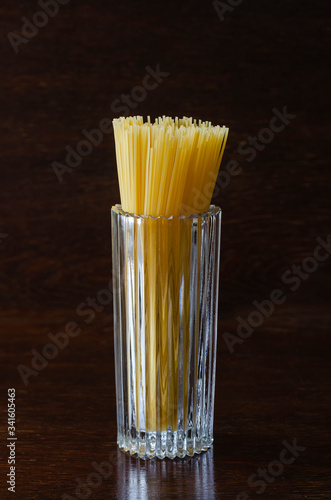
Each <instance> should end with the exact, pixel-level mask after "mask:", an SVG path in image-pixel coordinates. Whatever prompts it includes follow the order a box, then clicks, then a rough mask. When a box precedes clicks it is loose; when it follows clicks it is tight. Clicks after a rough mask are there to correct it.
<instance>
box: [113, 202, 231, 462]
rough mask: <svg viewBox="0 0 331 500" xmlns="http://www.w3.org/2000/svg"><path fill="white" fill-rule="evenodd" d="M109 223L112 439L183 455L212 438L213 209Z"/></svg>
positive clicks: (216, 224) (216, 252) (216, 225)
mask: <svg viewBox="0 0 331 500" xmlns="http://www.w3.org/2000/svg"><path fill="white" fill-rule="evenodd" d="M111 221H112V254H113V292H114V342H115V371H116V403H117V443H118V445H119V447H120V448H121V449H123V450H125V451H129V452H130V453H131V454H132V455H133V454H137V455H138V456H139V457H145V458H146V457H148V458H153V457H158V458H164V457H169V458H175V457H184V456H186V455H190V456H192V455H194V453H200V452H201V451H202V450H207V449H208V448H209V447H210V446H211V444H212V442H213V418H214V393H215V370H216V341H217V309H218V284H219V259H220V237H221V210H220V208H219V207H215V206H214V205H212V206H211V207H210V210H209V211H208V212H206V213H203V214H197V215H190V216H182V217H178V218H174V217H170V218H164V217H162V216H161V217H157V218H155V217H152V216H148V217H147V216H142V215H135V214H129V213H126V212H123V211H122V209H121V206H120V205H115V206H114V207H113V208H112V211H111Z"/></svg>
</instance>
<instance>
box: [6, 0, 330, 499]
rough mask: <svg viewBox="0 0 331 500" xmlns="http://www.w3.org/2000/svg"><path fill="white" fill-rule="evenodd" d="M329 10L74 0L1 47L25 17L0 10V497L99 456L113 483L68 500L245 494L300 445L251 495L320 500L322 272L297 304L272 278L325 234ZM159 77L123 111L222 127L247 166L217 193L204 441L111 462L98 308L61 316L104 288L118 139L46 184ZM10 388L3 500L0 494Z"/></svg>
mask: <svg viewBox="0 0 331 500" xmlns="http://www.w3.org/2000/svg"><path fill="white" fill-rule="evenodd" d="M225 3H226V2H225ZM328 6H329V2H327V1H319V2H316V3H314V2H311V1H309V2H308V1H303V0H302V1H296V0H293V1H289V0H287V1H285V0H282V1H278V2H271V1H269V0H268V1H266V0H263V1H262V0H260V1H258V0H255V1H253V0H243V1H242V2H241V3H240V4H239V5H238V6H237V7H235V8H233V10H232V11H230V10H228V11H226V12H225V13H224V21H223V22H221V20H220V17H219V16H218V14H217V12H216V9H215V8H214V6H213V4H212V2H211V1H208V2H206V1H205V2H203V1H191V2H189V1H184V2H178V1H176V2H175V1H172V0H171V1H167V2H147V1H144V2H140V1H137V2H133V1H131V2H127V1H126V2H121V3H115V2H106V1H101V0H95V1H93V2H92V1H84V0H81V1H76V0H71V1H69V3H68V4H67V5H61V6H59V12H58V14H57V15H56V16H55V17H54V18H53V19H50V20H49V22H48V24H47V25H46V26H44V27H41V28H39V32H38V34H37V35H36V36H35V37H34V38H31V39H30V40H29V41H28V43H26V44H21V45H20V46H19V50H18V53H17V54H15V52H14V50H13V47H12V46H11V44H10V42H9V40H8V37H7V34H8V33H9V32H12V33H16V34H18V35H21V29H22V26H23V21H22V20H21V18H22V17H23V16H26V17H27V18H28V19H29V20H31V19H32V17H33V15H34V14H35V12H37V11H40V6H39V5H38V3H37V2H35V1H25V2H18V1H17V0H13V1H11V2H5V3H4V4H2V5H1V7H0V17H1V35H2V37H1V40H2V56H1V57H2V59H1V60H2V75H1V87H2V89H1V95H0V99H1V103H0V106H1V108H0V109H1V124H2V127H1V128H2V130H1V137H2V148H1V162H0V163H1V170H0V182H1V198H0V216H1V220H0V235H1V238H0V256H1V282H0V296H1V302H0V304H1V311H0V320H1V337H0V343H1V350H0V352H1V354H0V355H1V393H0V394H1V408H2V411H1V415H2V416H1V436H2V437H1V453H0V466H1V472H0V475H1V477H0V481H1V484H0V489H1V494H0V497H1V499H7V498H17V499H20V500H25V499H27V500H30V499H31V500H34V499H38V500H39V499H40V500H43V499H44V500H48V499H50V500H51V499H60V498H62V495H64V494H67V495H71V497H73V498H79V496H77V495H76V494H75V489H76V487H77V481H76V480H77V478H81V480H82V481H83V482H86V480H87V476H89V475H90V474H91V473H93V472H95V469H94V468H93V465H92V463H93V462H94V461H95V462H97V463H100V462H102V461H105V460H108V459H109V455H110V454H111V461H112V467H113V469H112V472H111V474H110V477H109V478H108V479H104V480H103V481H102V484H101V485H99V486H98V487H95V488H91V492H90V493H88V491H87V493H86V491H85V495H87V496H85V497H83V496H82V495H83V493H82V492H80V493H81V497H80V498H91V499H94V498H95V499H111V498H119V499H125V498H128V499H138V498H139V499H144V500H145V499H146V500H147V499H150V498H152V499H153V498H164V499H168V498H196V499H200V498H204V499H208V500H209V499H214V498H221V499H225V500H227V499H236V498H240V497H238V495H239V493H240V492H243V491H244V492H246V493H247V496H246V497H247V498H254V497H256V491H257V487H255V488H254V487H252V486H249V485H248V484H247V480H248V478H249V476H251V475H252V474H254V473H257V470H258V468H259V467H262V468H263V467H264V468H265V467H268V464H270V462H272V461H274V460H277V459H278V458H279V454H280V452H281V451H282V449H283V441H284V440H286V441H288V442H289V443H293V440H295V439H296V440H297V443H298V445H299V446H302V447H305V450H304V451H302V452H300V454H299V456H298V457H297V458H296V460H295V461H294V462H293V463H292V464H290V465H285V466H284V470H283V471H282V473H281V474H280V475H278V476H277V477H275V476H274V477H272V482H270V483H269V484H268V485H267V487H266V490H265V492H264V493H263V494H262V496H261V498H265V499H277V500H282V499H289V500H299V499H300V500H301V499H304V498H307V499H322V498H323V499H329V498H331V493H330V489H331V480H330V465H331V454H330V439H329V435H330V417H331V411H330V399H331V398H330V392H329V389H330V347H331V341H330V330H329V328H330V319H331V318H330V269H331V259H329V260H326V261H325V262H323V263H320V264H319V265H318V268H317V270H316V271H315V272H312V273H310V274H309V276H308V277H307V279H302V280H301V281H300V286H299V288H298V290H296V291H293V292H292V291H291V290H290V287H289V285H286V284H284V282H283V281H282V275H283V273H284V272H285V271H286V270H291V268H292V266H293V265H294V264H300V263H301V262H302V261H303V260H304V259H305V258H306V257H310V256H312V255H313V252H314V249H315V248H316V246H317V241H316V238H318V237H321V238H326V237H327V235H328V234H330V192H329V185H330V173H329V170H330V165H329V159H328V156H329V155H328V153H329V147H330V146H329V142H328V139H329V137H330V135H329V134H330V129H329V127H328V125H329V116H328V114H329V111H330V71H329V63H328V56H329V52H330V45H329V40H330V30H331V21H330V16H329V14H328V10H327V9H328ZM157 64H159V65H160V69H161V70H162V71H165V72H168V73H169V76H167V77H166V78H164V80H163V82H162V83H160V84H159V85H158V87H157V88H156V89H155V90H151V91H148V92H147V95H146V98H145V99H144V100H143V101H141V102H139V103H137V106H136V107H135V108H134V109H132V110H131V114H141V115H144V116H146V115H147V114H150V115H151V116H152V118H154V117H156V116H158V115H159V114H161V115H162V114H169V115H177V116H182V115H187V116H193V117H195V118H202V119H207V120H211V121H212V122H213V123H214V124H221V125H223V124H225V125H227V126H229V127H230V135H229V139H228V144H227V147H226V151H225V155H224V159H223V167H224V166H225V165H226V163H227V162H228V161H230V160H236V161H238V162H239V164H240V166H241V168H242V171H241V173H240V175H237V176H233V177H231V180H230V183H229V184H228V186H227V187H226V188H221V189H220V190H219V194H218V195H217V196H216V198H214V200H213V201H214V202H215V203H216V204H219V205H220V206H221V207H222V209H223V223H222V225H223V233H222V256H221V262H222V266H221V293H220V315H219V342H218V373H217V387H216V402H215V406H216V408H215V443H214V446H213V449H212V450H210V451H209V452H207V453H205V454H203V455H201V456H199V457H196V458H187V459H184V460H182V461H181V460H175V461H174V462H171V461H170V460H164V461H163V462H160V461H152V462H144V461H142V460H141V461H139V460H137V459H135V458H132V457H130V456H127V455H125V454H123V453H122V452H119V451H117V449H116V417H115V391H114V368H113V326H112V304H109V305H108V306H106V307H105V308H104V310H103V311H100V312H97V313H96V316H95V319H94V320H93V321H92V322H91V323H90V324H86V323H85V322H84V320H83V319H82V318H80V317H79V316H78V315H77V312H76V308H77V306H78V305H79V304H80V303H81V302H83V301H85V300H86V298H87V297H95V296H96V294H97V292H98V291H99V290H100V289H102V288H107V285H108V282H109V279H110V276H111V250H110V236H109V231H110V228H109V210H110V207H111V206H112V204H114V203H117V202H119V191H118V185H117V176H116V164H115V155H114V146H113V136H112V135H105V138H104V140H103V142H102V143H101V144H100V145H99V146H98V147H94V148H93V151H92V152H91V154H90V155H88V156H86V157H84V158H83V160H82V161H81V163H80V165H78V166H77V167H76V168H74V169H73V171H72V172H71V173H69V172H66V173H64V174H63V181H62V182H61V183H60V182H59V180H58V179H57V177H56V175H55V173H54V170H53V168H52V163H53V162H54V161H58V162H62V163H64V160H65V156H66V150H65V148H66V146H67V145H70V146H72V147H73V148H76V147H77V144H78V143H79V142H80V141H81V140H82V139H84V136H83V134H82V130H83V129H87V130H90V129H93V128H96V127H98V124H99V122H100V120H101V119H102V118H110V119H112V118H114V117H117V116H119V113H115V112H113V111H112V110H111V104H112V103H113V102H114V100H115V99H118V98H120V96H121V95H122V94H123V93H126V94H130V93H131V91H132V89H133V88H134V87H135V86H137V85H141V83H142V81H143V78H144V76H145V75H146V69H145V68H146V66H150V67H151V68H154V69H155V68H156V65H157ZM284 106H287V110H288V112H289V113H291V114H295V115H297V116H296V118H295V119H293V120H291V123H290V124H289V125H288V126H287V127H285V129H284V130H283V131H282V132H280V133H279V134H276V135H275V138H274V140H273V141H272V142H270V143H269V144H267V145H266V147H265V149H264V150H263V151H259V152H258V153H257V155H256V158H255V159H254V161H252V162H248V161H247V157H245V156H243V155H241V154H239V152H238V146H239V144H240V143H241V142H242V141H247V139H248V137H249V136H255V135H257V134H258V132H259V131H260V129H261V128H264V127H268V124H269V121H270V119H271V117H272V116H273V111H272V110H273V109H274V108H277V109H279V110H282V109H283V107H284ZM275 288H279V289H281V290H283V291H284V293H285V295H286V301H285V302H284V303H283V304H282V305H279V306H276V308H275V312H274V314H273V315H271V316H270V317H269V318H267V319H265V321H264V322H263V325H262V326H260V327H259V328H256V329H255V331H254V332H253V334H252V335H251V336H250V337H249V338H248V339H246V340H245V342H244V343H242V344H239V343H238V344H236V345H235V347H234V350H235V352H234V353H233V354H231V353H230V352H229V350H228V348H227V346H226V344H225V342H224V338H223V335H224V333H225V332H229V333H233V334H235V333H236V328H237V326H238V320H237V318H238V317H239V316H240V317H242V318H244V319H246V318H247V316H248V314H249V313H250V312H251V311H253V310H254V305H253V301H254V300H259V301H262V300H266V299H268V298H269V296H270V293H271V292H272V290H274V289H275ZM68 321H76V322H77V323H79V326H80V327H81V330H82V331H81V333H80V335H79V336H77V337H75V338H72V339H71V340H70V342H69V344H68V346H67V347H66V348H65V349H63V351H61V352H60V353H59V355H58V356H57V357H56V358H55V359H54V360H52V361H49V364H48V366H47V367H46V368H45V369H43V370H41V371H40V372H39V374H38V375H31V376H30V377H29V379H28V382H29V383H28V385H27V386H25V384H24V383H23V381H22V378H21V377H20V375H19V373H18V369H17V366H18V365H20V364H22V365H25V366H29V367H31V360H32V354H31V350H32V349H36V350H37V351H39V352H41V350H42V348H43V346H44V345H45V344H47V343H48V342H49V339H48V337H47V334H48V333H49V332H52V333H53V334H56V333H58V332H60V331H61V330H62V331H63V328H64V327H65V325H66V324H67V323H68ZM9 387H14V388H16V405H17V409H16V412H17V437H18V441H17V450H16V452H17V469H16V474H17V478H16V481H17V483H16V490H17V492H16V494H15V495H14V494H13V493H9V492H8V491H7V486H6V474H7V473H8V465H7V457H8V449H7V448H6V437H7V415H6V408H7V389H8V388H9ZM64 498H65V497H64ZM242 498H245V496H243V497H242Z"/></svg>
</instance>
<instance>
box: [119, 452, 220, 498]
mask: <svg viewBox="0 0 331 500" xmlns="http://www.w3.org/2000/svg"><path fill="white" fill-rule="evenodd" d="M117 467H118V469H119V471H118V474H117V482H118V484H117V492H118V496H119V498H126V499H128V500H135V499H139V500H153V499H159V498H173V495H174V494H176V495H177V496H178V498H180V497H181V496H183V497H184V498H187V495H188V494H189V495H190V496H191V497H192V499H193V498H198V499H199V500H200V499H201V500H214V499H216V498H219V496H218V497H217V496H216V491H215V479H214V460H213V448H211V449H210V450H208V451H207V452H204V453H201V454H200V455H195V456H194V457H187V458H184V459H175V460H170V459H164V460H159V459H152V460H142V459H139V458H135V457H131V456H130V455H128V454H127V453H124V452H121V451H119V450H118V453H117Z"/></svg>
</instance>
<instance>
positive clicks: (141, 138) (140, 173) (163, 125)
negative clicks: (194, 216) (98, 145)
mask: <svg viewBox="0 0 331 500" xmlns="http://www.w3.org/2000/svg"><path fill="white" fill-rule="evenodd" d="M113 126H114V135H115V146H116V158H117V170H118V178H119V185H120V196H121V204H122V209H123V210H124V211H126V212H130V213H135V214H141V215H153V216H154V217H158V216H160V215H163V216H164V217H170V216H174V217H178V216H180V215H187V214H188V212H191V213H201V212H205V211H206V210H208V208H209V205H210V201H211V197H212V192H213V188H214V185H215V182H216V179H217V173H218V169H219V166H220V163H221V160H222V156H223V152H224V148H225V144H226V139H227V136H228V128H227V127H225V126H222V127H221V126H219V125H217V126H212V124H211V122H202V121H201V120H199V122H197V121H196V120H193V119H192V118H187V117H183V118H181V119H179V118H177V117H176V118H175V119H173V118H170V117H169V116H163V117H158V118H156V119H155V122H154V123H151V121H150V117H148V119H147V121H146V122H144V120H143V117H142V116H133V117H127V118H124V117H120V118H117V119H114V120H113Z"/></svg>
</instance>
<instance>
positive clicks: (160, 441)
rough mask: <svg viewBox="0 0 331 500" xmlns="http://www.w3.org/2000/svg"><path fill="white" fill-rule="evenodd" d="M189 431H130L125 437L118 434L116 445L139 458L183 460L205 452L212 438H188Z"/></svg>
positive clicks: (211, 442)
mask: <svg viewBox="0 0 331 500" xmlns="http://www.w3.org/2000/svg"><path fill="white" fill-rule="evenodd" d="M191 434H192V432H190V431H157V432H144V431H136V430H135V429H132V430H131V432H130V431H128V433H127V435H121V434H118V436H117V444H118V446H119V448H120V449H121V450H123V451H127V452H129V453H130V455H135V456H137V457H139V458H155V457H156V458H161V459H162V458H166V457H167V458H171V459H174V458H176V457H178V458H184V457H186V456H189V457H193V455H195V454H197V453H201V452H202V451H207V450H208V449H209V448H210V447H211V445H212V444H213V441H214V439H213V437H212V436H202V437H200V438H197V437H193V438H192V437H190V435H191Z"/></svg>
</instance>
